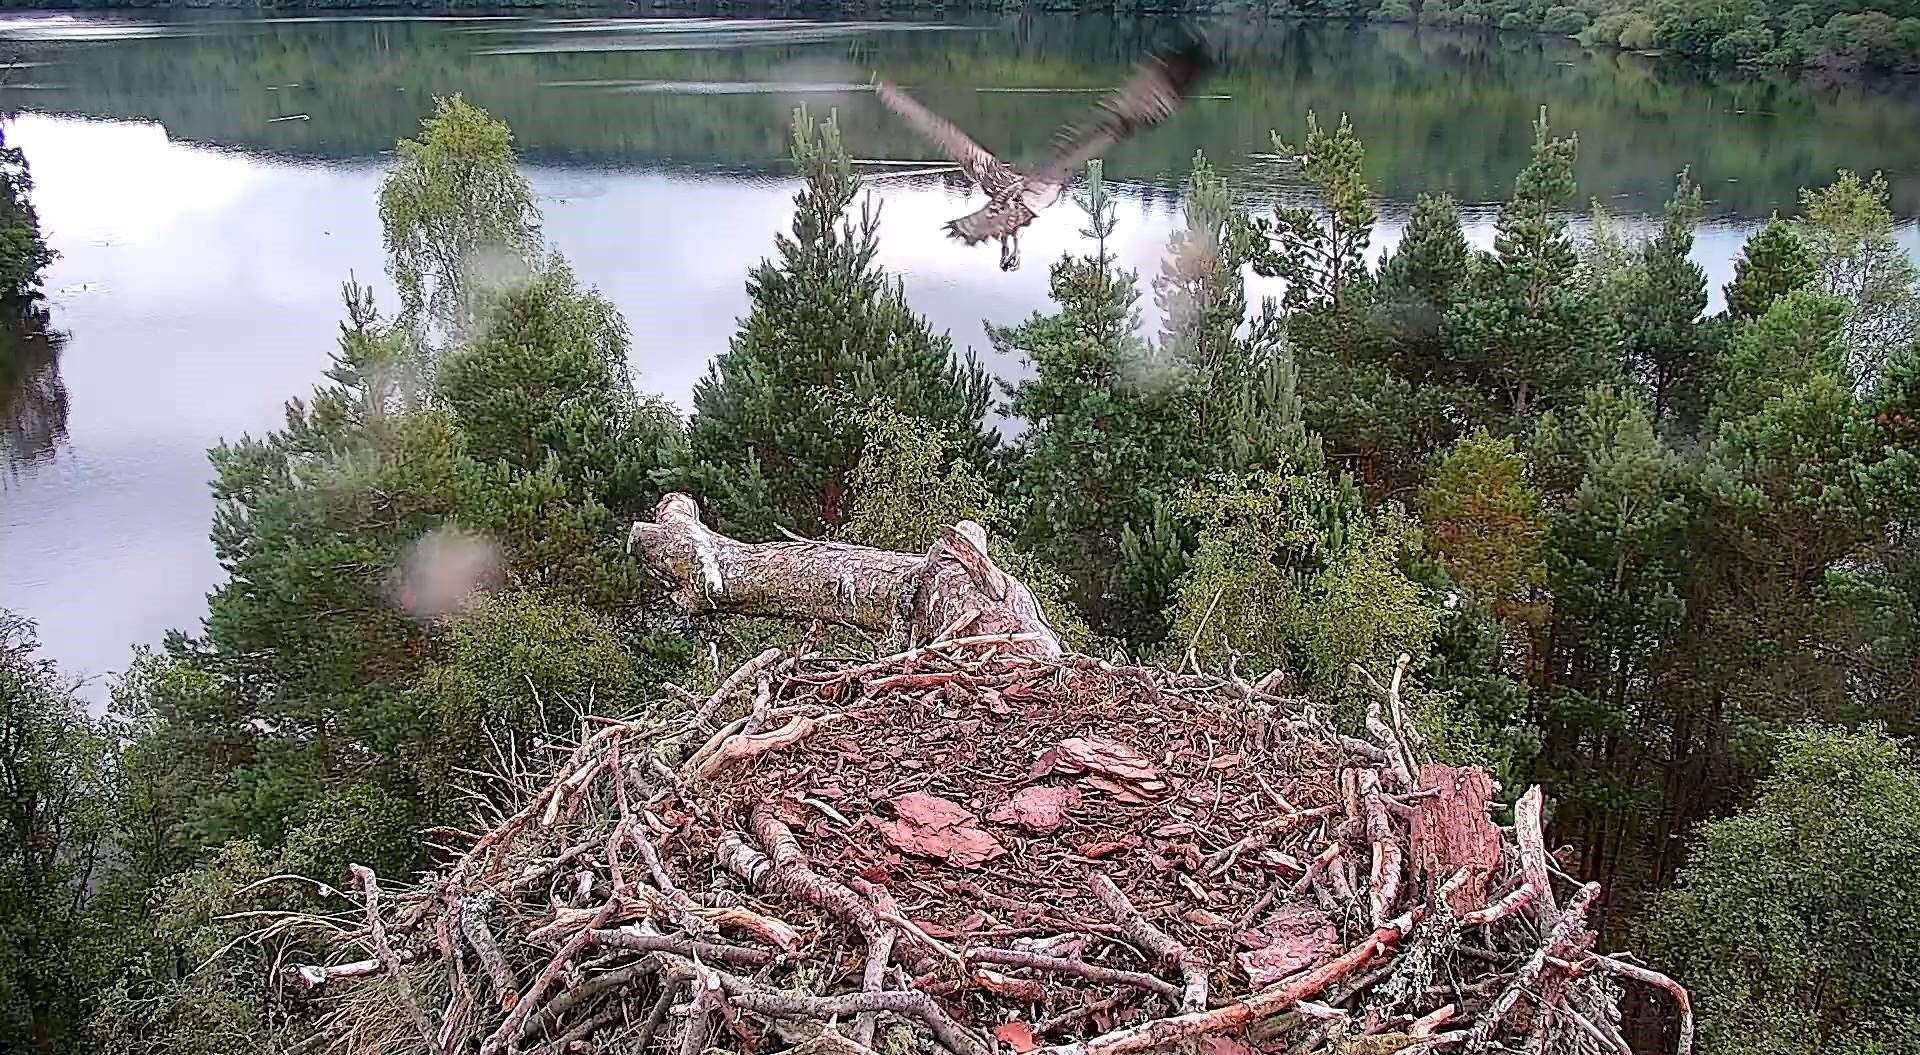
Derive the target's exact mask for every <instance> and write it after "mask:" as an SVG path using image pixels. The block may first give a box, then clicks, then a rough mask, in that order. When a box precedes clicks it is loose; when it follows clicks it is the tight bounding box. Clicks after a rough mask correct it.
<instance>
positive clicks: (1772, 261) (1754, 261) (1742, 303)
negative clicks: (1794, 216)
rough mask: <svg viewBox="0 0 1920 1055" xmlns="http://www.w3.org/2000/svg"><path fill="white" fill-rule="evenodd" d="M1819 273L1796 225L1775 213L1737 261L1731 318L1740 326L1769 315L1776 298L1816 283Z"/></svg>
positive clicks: (1730, 291) (1731, 291) (1729, 296)
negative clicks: (1739, 323)
mask: <svg viewBox="0 0 1920 1055" xmlns="http://www.w3.org/2000/svg"><path fill="white" fill-rule="evenodd" d="M1818 272H1819V264H1818V262H1817V261H1815V260H1814V258H1813V250H1811V249H1810V248H1808V246H1807V243H1806V241H1805V240H1804V239H1802V238H1801V237H1800V235H1799V233H1798V231H1796V230H1795V228H1794V225H1793V224H1791V223H1789V222H1787V221H1785V220H1782V219H1781V218H1780V214H1778V213H1775V214H1774V215H1773V218H1772V219H1770V220H1768V221H1767V225H1766V226H1765V227H1762V228H1760V230H1758V231H1755V232H1754V233H1753V236H1752V237H1750V238H1748V239H1747V244H1746V245H1745V246H1744V247H1743V248H1742V249H1741V251H1740V259H1739V260H1736V261H1734V265H1733V281H1732V282H1729V283H1727V286H1726V295H1727V316H1728V317H1729V318H1731V319H1733V320H1734V321H1736V322H1739V321H1743V320H1746V319H1754V318H1758V317H1760V316H1761V315H1764V314H1766V311H1767V308H1768V306H1770V305H1771V304H1772V303H1773V302H1774V300H1775V298H1778V297H1782V296H1785V295H1786V294H1788V293H1791V292H1793V291H1794V290H1796V289H1799V288H1801V287H1802V286H1805V285H1806V284H1807V283H1809V282H1812V281H1813V279H1814V276H1815V275H1816V274H1818Z"/></svg>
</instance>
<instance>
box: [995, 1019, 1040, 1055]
mask: <svg viewBox="0 0 1920 1055" xmlns="http://www.w3.org/2000/svg"><path fill="white" fill-rule="evenodd" d="M993 1036H994V1039H995V1040H998V1041H999V1042H1000V1043H1002V1044H1005V1045H1006V1046H1007V1047H1009V1048H1012V1049H1013V1050H1014V1051H1017V1052H1020V1053H1022V1055H1025V1053H1026V1052H1029V1051H1032V1050H1034V1049H1035V1048H1038V1047H1039V1046H1040V1045H1039V1044H1038V1043H1036V1042H1035V1041H1034V1039H1033V1027H1032V1026H1029V1025H1027V1024H1026V1023H1025V1022H1022V1021H1020V1020H1019V1019H1017V1018H1016V1019H1014V1020H1013V1021H1011V1022H1002V1023H1000V1025H998V1026H996V1027H995V1028H994V1031H993Z"/></svg>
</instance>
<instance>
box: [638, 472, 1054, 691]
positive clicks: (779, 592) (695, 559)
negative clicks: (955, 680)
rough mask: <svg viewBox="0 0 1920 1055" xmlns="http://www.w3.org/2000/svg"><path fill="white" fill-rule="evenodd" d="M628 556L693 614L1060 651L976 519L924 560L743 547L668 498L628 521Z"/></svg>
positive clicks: (841, 548) (857, 549)
mask: <svg viewBox="0 0 1920 1055" xmlns="http://www.w3.org/2000/svg"><path fill="white" fill-rule="evenodd" d="M627 552H628V553H630V554H632V555H633V556H634V558H635V559H637V560H639V562H640V564H641V565H642V566H643V567H645V568H646V569H647V571H648V572H649V573H651V574H652V575H653V576H654V577H655V578H657V579H659V580H660V581H661V582H662V583H664V584H665V585H666V586H667V587H668V588H669V590H670V591H671V594H672V597H673V599H674V600H675V601H676V602H678V603H679V604H680V605H681V607H683V608H685V609H687V610H688V611H690V612H729V613H734V614H738V615H758V616H769V617H773V618H778V619H794V620H803V621H804V620H811V619H819V620H823V621H825V622H829V623H845V624H848V625H850V626H857V627H860V628H862V629H864V630H871V631H875V632H878V633H888V634H893V635H895V636H897V637H899V638H900V639H902V640H904V641H906V642H907V643H908V644H910V645H911V644H923V643H927V642H931V641H934V640H936V639H937V638H938V637H939V636H940V635H941V633H942V631H945V630H947V629H948V628H949V627H954V626H956V625H965V626H966V629H967V630H968V631H969V632H970V633H972V634H976V635H979V634H1016V635H1028V636H1025V637H1023V639H1022V640H1021V641H1019V642H1018V643H1016V645H1015V646H1013V647H1014V650H1015V651H1018V652H1027V653H1032V654H1035V655H1040V656H1046V657H1052V656H1058V655H1059V654H1060V638H1059V635H1057V634H1056V633H1054V630H1053V628H1052V627H1051V626H1049V625H1047V620H1046V616H1045V615H1043V614H1042V613H1041V611H1040V605H1039V603H1038V602H1037V601H1035V600H1034V598H1033V592H1032V591H1031V590H1029V589H1027V587H1026V584H1024V583H1022V582H1020V581H1019V580H1018V579H1015V578H1013V577H1012V576H1010V575H1008V574H1006V573H1005V572H1003V571H1001V570H1000V568H999V566H998V565H996V564H994V562H993V558H991V557H989V556H988V555H987V533H986V530H985V529H984V528H982V527H981V526H980V525H978V524H975V523H973V522H972V521H964V520H963V521H961V522H960V523H959V524H956V525H954V526H953V527H950V528H946V529H943V531H942V533H941V537H940V539H939V540H938V541H936V542H935V543H934V544H933V545H932V546H931V547H930V548H929V549H928V550H927V552H926V553H924V554H913V553H894V552H891V551H889V550H882V549H875V548H873V547H871V546H855V545H849V544H847V543H842V542H820V541H814V540H801V539H796V540H793V541H787V542H762V543H748V542H740V541H738V540H736V539H731V538H728V537H727V536H725V535H722V534H719V533H718V532H715V531H714V530H713V529H711V528H709V527H707V526H706V525H705V524H703V523H701V522H700V506H699V504H698V503H696V502H695V501H694V500H693V499H691V498H689V497H687V496H686V495H683V494H670V495H667V496H666V497H665V498H662V499H661V500H660V504H659V505H658V506H657V507H656V508H655V510H654V519H653V522H652V523H647V522H645V521H640V522H636V523H635V524H634V525H633V528H632V530H630V531H629V532H628V534H627ZM963 621H964V624H963Z"/></svg>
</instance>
